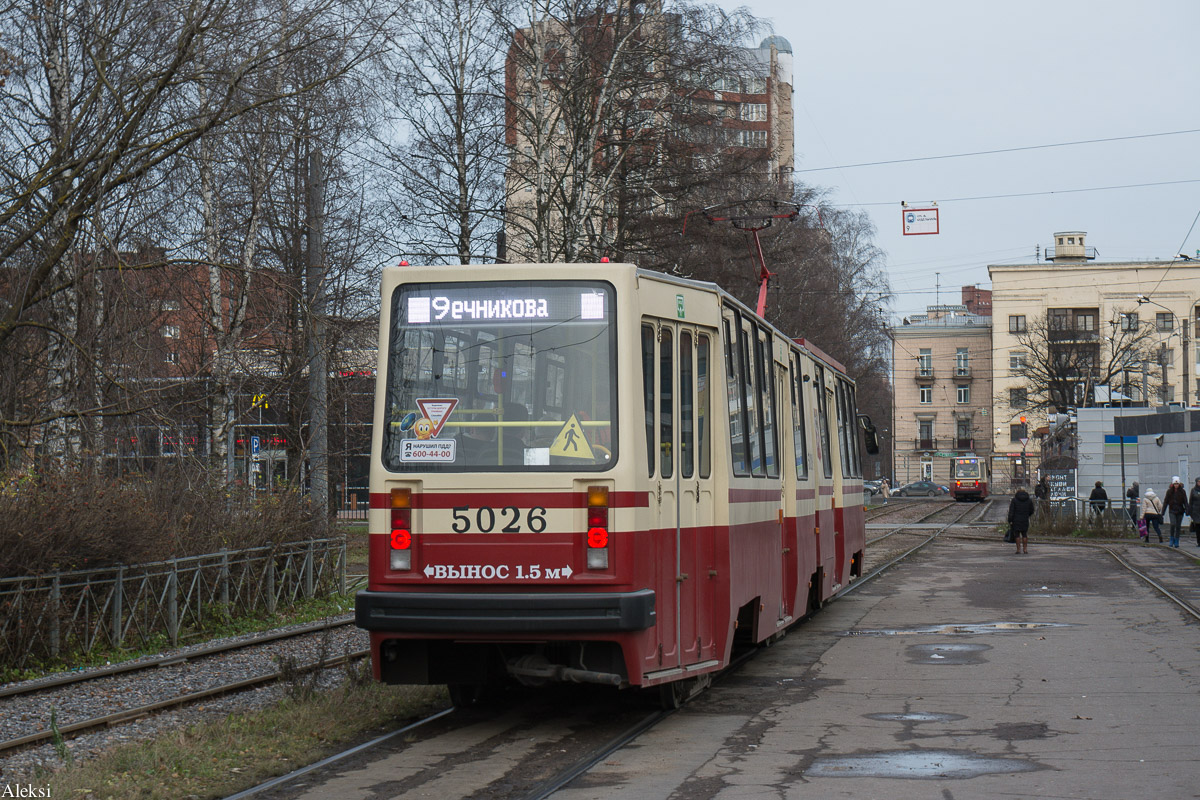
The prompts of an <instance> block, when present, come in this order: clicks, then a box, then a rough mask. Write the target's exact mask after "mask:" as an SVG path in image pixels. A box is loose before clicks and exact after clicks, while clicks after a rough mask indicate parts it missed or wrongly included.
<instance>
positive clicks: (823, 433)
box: [813, 364, 833, 478]
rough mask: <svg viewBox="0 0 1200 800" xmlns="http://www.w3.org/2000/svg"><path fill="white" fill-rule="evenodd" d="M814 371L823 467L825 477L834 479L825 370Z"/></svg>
mask: <svg viewBox="0 0 1200 800" xmlns="http://www.w3.org/2000/svg"><path fill="white" fill-rule="evenodd" d="M813 371H814V372H815V373H816V377H817V381H816V383H817V386H816V389H817V433H818V435H819V436H820V437H821V466H822V468H823V469H824V470H825V477H826V478H832V477H833V461H832V459H831V458H830V454H829V407H828V406H829V403H828V402H826V397H825V369H824V368H823V367H821V365H819V364H817V365H814V367H813Z"/></svg>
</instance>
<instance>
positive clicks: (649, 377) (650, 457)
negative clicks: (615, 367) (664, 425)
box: [642, 325, 655, 478]
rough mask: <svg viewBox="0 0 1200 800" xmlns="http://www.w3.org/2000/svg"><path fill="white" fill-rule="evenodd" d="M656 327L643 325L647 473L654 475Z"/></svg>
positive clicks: (643, 394) (643, 385) (643, 389)
mask: <svg viewBox="0 0 1200 800" xmlns="http://www.w3.org/2000/svg"><path fill="white" fill-rule="evenodd" d="M654 397H655V394H654V327H653V326H652V325H643V326H642V398H643V409H644V410H645V413H646V474H647V475H648V476H649V477H651V478H653V477H654V460H655V455H654V450H655V447H654Z"/></svg>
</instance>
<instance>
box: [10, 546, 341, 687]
mask: <svg viewBox="0 0 1200 800" xmlns="http://www.w3.org/2000/svg"><path fill="white" fill-rule="evenodd" d="M345 585H346V540H345V539H344V538H340V537H339V538H331V539H314V540H312V541H307V542H293V543H290V544H283V545H277V546H274V547H256V548H252V549H249V550H237V551H222V552H219V553H210V554H208V555H202V556H190V557H188V558H174V559H171V560H169V561H158V562H152V563H148V564H136V565H118V566H116V567H109V568H106V569H95V570H83V571H76V572H59V573H53V574H48V575H39V576H27V577H18V578H3V579H0V667H5V668H15V669H22V668H24V667H25V666H26V665H29V664H32V663H36V662H38V661H41V660H44V659H52V658H56V657H58V656H60V655H63V654H75V653H80V654H86V653H90V652H91V651H92V650H94V649H96V648H97V647H116V648H122V647H124V648H134V649H136V648H138V647H142V646H149V645H151V644H154V643H162V642H163V641H166V642H169V643H170V644H171V645H172V646H174V645H177V644H179V640H180V636H181V634H182V633H185V632H187V631H191V630H197V629H204V628H205V627H206V626H207V625H209V624H211V623H212V622H218V621H221V620H224V619H227V618H228V617H229V616H236V615H241V614H247V613H254V612H266V613H269V614H270V613H274V612H275V611H276V610H277V609H279V608H280V607H287V606H290V605H292V604H294V603H296V602H297V601H299V600H301V599H304V598H312V597H318V596H325V595H330V594H335V593H342V592H344V591H345Z"/></svg>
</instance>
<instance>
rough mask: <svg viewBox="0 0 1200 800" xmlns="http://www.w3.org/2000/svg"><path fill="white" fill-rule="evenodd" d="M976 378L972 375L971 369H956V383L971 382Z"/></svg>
mask: <svg viewBox="0 0 1200 800" xmlns="http://www.w3.org/2000/svg"><path fill="white" fill-rule="evenodd" d="M974 377H975V376H974V375H972V374H971V368H970V367H955V368H954V380H956V381H969V380H971V379H972V378H974Z"/></svg>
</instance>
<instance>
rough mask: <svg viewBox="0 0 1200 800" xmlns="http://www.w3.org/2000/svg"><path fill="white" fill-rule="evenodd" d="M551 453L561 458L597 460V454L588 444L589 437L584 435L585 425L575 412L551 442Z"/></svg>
mask: <svg viewBox="0 0 1200 800" xmlns="http://www.w3.org/2000/svg"><path fill="white" fill-rule="evenodd" d="M550 455H552V456H558V457H560V458H586V459H590V460H595V458H596V456H595V455H594V454H593V453H592V447H591V445H589V444H588V440H587V437H586V436H584V435H583V426H582V425H580V424H579V418H578V417H576V416H575V415H574V414H572V415H571V418H570V419H569V420H567V424H566V425H563V427H562V430H560V431H559V432H558V436H555V437H554V441H553V442H551V443H550Z"/></svg>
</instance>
